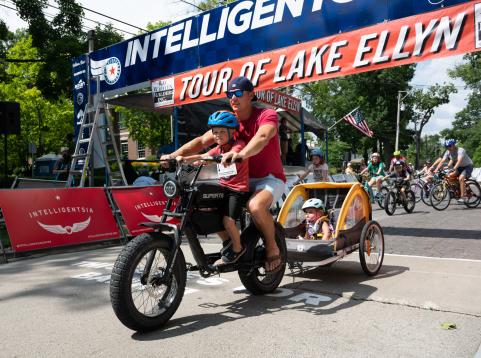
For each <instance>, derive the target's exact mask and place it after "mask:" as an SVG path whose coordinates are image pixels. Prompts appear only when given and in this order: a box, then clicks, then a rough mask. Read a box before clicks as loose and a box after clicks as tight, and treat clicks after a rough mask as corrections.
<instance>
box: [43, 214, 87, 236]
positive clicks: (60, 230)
mask: <svg viewBox="0 0 481 358" xmlns="http://www.w3.org/2000/svg"><path fill="white" fill-rule="evenodd" d="M37 223H38V224H39V225H40V226H41V227H42V228H43V229H44V230H46V231H48V232H51V233H52V234H59V235H63V234H67V235H71V234H73V233H74V232H80V231H83V230H85V229H86V228H87V227H88V226H89V224H90V216H89V217H88V219H87V220H85V221H82V222H79V223H74V224H73V225H72V226H68V225H67V226H62V225H47V224H42V223H41V222H40V221H37Z"/></svg>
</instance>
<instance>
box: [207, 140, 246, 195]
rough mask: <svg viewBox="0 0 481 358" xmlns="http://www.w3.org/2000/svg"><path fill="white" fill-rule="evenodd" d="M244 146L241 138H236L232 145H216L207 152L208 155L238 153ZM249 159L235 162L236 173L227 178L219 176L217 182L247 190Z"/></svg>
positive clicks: (235, 189)
mask: <svg viewBox="0 0 481 358" xmlns="http://www.w3.org/2000/svg"><path fill="white" fill-rule="evenodd" d="M245 146H246V144H245V142H244V141H243V140H240V139H237V140H235V141H234V143H233V144H232V145H223V146H220V145H218V146H217V147H214V148H212V149H211V150H209V152H208V153H207V154H208V155H212V156H213V155H220V154H222V153H226V152H229V151H231V150H232V151H234V152H237V153H239V152H240V151H241V150H242V148H244V147H245ZM249 162H250V160H249V159H246V160H243V161H242V162H240V163H235V166H236V170H237V174H236V175H232V176H230V177H228V178H220V179H219V184H220V185H222V186H225V187H227V188H229V189H232V190H234V191H241V192H247V191H249Z"/></svg>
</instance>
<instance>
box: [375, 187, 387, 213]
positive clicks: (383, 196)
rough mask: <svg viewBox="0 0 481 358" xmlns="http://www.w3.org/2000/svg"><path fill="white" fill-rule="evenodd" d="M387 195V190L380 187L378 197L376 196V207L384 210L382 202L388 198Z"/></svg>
mask: <svg viewBox="0 0 481 358" xmlns="http://www.w3.org/2000/svg"><path fill="white" fill-rule="evenodd" d="M388 194H389V189H388V188H386V187H384V186H383V187H381V192H380V195H378V198H377V205H379V207H380V208H381V209H384V201H385V200H386V196H388Z"/></svg>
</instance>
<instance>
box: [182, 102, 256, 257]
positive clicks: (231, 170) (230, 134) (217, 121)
mask: <svg viewBox="0 0 481 358" xmlns="http://www.w3.org/2000/svg"><path fill="white" fill-rule="evenodd" d="M207 125H208V126H209V127H210V128H211V129H212V134H213V135H214V140H215V142H216V143H217V146H216V147H214V148H212V149H211V150H210V151H208V152H207V153H205V154H201V155H191V156H188V157H181V156H179V157H177V158H176V159H177V160H178V161H181V160H189V161H191V160H202V159H203V158H208V157H211V156H214V155H221V154H223V153H227V152H229V151H235V152H240V151H241V149H242V148H244V147H245V145H246V144H245V143H244V141H242V140H240V139H237V129H238V128H239V122H238V120H237V118H236V116H235V115H234V113H232V112H227V111H218V112H214V113H212V114H211V115H210V117H209V120H208V122H207ZM217 174H218V177H219V184H220V185H221V186H223V187H224V189H225V193H224V216H223V218H222V222H223V224H224V228H225V231H223V232H218V233H217V234H218V235H219V237H220V238H221V239H222V246H223V248H222V250H221V255H222V257H221V258H220V259H219V260H217V261H216V262H215V264H214V265H216V266H219V265H225V264H231V263H234V262H237V261H238V260H239V258H240V257H241V256H242V255H243V254H244V253H245V251H246V248H245V247H243V246H242V244H241V239H240V233H239V229H238V228H237V226H236V220H237V219H238V218H239V216H240V214H241V212H242V208H243V207H244V205H245V203H246V202H247V200H248V199H249V161H248V160H243V161H242V162H240V163H232V164H231V165H229V166H228V167H224V166H223V165H221V164H217Z"/></svg>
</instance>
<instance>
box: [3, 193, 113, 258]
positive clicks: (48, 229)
mask: <svg viewBox="0 0 481 358" xmlns="http://www.w3.org/2000/svg"><path fill="white" fill-rule="evenodd" d="M0 207H1V208H2V212H3V215H4V217H5V223H6V226H7V231H8V235H9V237H10V242H11V244H12V249H13V251H16V252H18V251H31V250H38V249H45V248H50V247H56V246H66V245H73V244H80V243H86V242H91V241H99V240H107V239H116V238H119V236H120V234H119V230H118V227H117V224H116V223H115V220H114V217H113V214H112V209H111V208H110V206H109V204H108V202H107V197H106V195H105V192H104V190H103V189H102V188H79V189H75V188H68V189H24V190H0Z"/></svg>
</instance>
